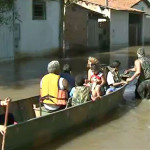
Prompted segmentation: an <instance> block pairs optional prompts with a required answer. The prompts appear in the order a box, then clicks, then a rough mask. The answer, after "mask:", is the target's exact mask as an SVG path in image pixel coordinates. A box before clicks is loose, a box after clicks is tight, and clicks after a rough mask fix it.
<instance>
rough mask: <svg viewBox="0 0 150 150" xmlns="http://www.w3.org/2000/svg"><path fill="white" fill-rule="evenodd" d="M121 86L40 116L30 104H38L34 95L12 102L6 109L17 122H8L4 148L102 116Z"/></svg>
mask: <svg viewBox="0 0 150 150" xmlns="http://www.w3.org/2000/svg"><path fill="white" fill-rule="evenodd" d="M124 90H125V86H123V87H122V88H121V89H119V90H118V91H116V92H113V93H111V94H109V95H105V96H103V97H102V99H101V100H97V101H95V102H92V101H89V102H87V103H84V104H81V105H78V106H75V107H70V108H67V109H64V110H60V111H57V112H53V113H46V114H44V116H41V117H36V116H38V114H37V111H35V110H34V109H33V105H38V101H39V97H38V96H36V97H31V98H27V99H22V100H19V101H15V102H12V103H11V106H10V112H12V113H13V115H14V116H15V119H16V121H17V122H18V124H16V125H10V126H8V128H7V133H6V141H5V150H16V149H18V150H23V149H26V150H30V149H31V150H32V149H33V148H35V147H37V146H40V145H42V144H44V143H47V142H50V141H52V140H54V139H56V138H57V137H58V136H61V135H62V134H64V133H65V132H66V131H68V130H69V129H72V128H74V127H79V126H81V125H83V126H84V124H86V123H87V122H89V121H92V120H93V119H101V118H103V117H104V116H105V115H106V114H107V113H108V112H109V111H111V110H112V109H113V108H115V107H116V106H117V105H118V104H119V103H120V102H121V101H122V100H123V93H124ZM35 112H36V113H35ZM0 141H2V135H1V136H0Z"/></svg>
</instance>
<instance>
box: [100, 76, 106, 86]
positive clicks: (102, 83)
mask: <svg viewBox="0 0 150 150" xmlns="http://www.w3.org/2000/svg"><path fill="white" fill-rule="evenodd" d="M101 81H102V82H101V86H102V85H104V84H105V83H106V80H105V77H104V75H102V76H101Z"/></svg>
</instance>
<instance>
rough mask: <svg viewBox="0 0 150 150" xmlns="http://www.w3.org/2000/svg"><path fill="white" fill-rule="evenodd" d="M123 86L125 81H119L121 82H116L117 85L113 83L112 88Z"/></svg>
mask: <svg viewBox="0 0 150 150" xmlns="http://www.w3.org/2000/svg"><path fill="white" fill-rule="evenodd" d="M124 84H127V82H126V81H121V82H118V83H113V86H114V87H116V86H118V85H124Z"/></svg>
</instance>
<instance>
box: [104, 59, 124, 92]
mask: <svg viewBox="0 0 150 150" xmlns="http://www.w3.org/2000/svg"><path fill="white" fill-rule="evenodd" d="M120 65H121V63H120V62H119V61H118V60H115V61H114V62H113V63H112V65H111V66H108V70H109V72H108V74H107V83H108V85H109V86H110V87H109V88H108V89H107V91H106V94H109V93H111V92H114V91H116V90H117V89H119V88H120V87H121V86H122V85H124V84H126V83H127V82H126V81H123V80H122V79H121V76H120V73H119V67H120Z"/></svg>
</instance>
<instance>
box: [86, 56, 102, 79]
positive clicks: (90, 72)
mask: <svg viewBox="0 0 150 150" xmlns="http://www.w3.org/2000/svg"><path fill="white" fill-rule="evenodd" d="M92 64H97V65H98V66H100V65H99V60H98V59H97V58H95V57H89V58H88V64H87V68H88V81H90V79H91V74H92V70H91V65H92Z"/></svg>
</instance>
